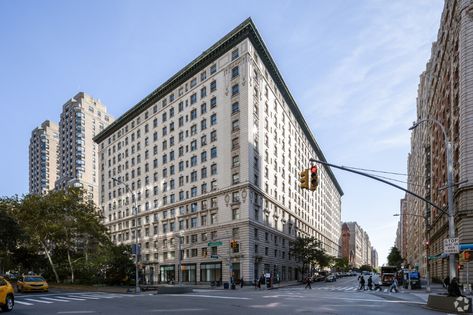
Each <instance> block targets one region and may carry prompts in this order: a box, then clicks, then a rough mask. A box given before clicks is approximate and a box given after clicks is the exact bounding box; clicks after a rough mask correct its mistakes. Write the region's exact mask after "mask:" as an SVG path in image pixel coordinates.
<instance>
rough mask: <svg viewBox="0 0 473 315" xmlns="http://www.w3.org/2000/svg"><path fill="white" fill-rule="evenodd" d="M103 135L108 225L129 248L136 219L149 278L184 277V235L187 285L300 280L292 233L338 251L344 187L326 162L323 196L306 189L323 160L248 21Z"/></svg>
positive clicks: (104, 206)
mask: <svg viewBox="0 0 473 315" xmlns="http://www.w3.org/2000/svg"><path fill="white" fill-rule="evenodd" d="M95 141H96V142H97V143H98V145H99V150H98V153H99V158H100V178H101V179H100V196H101V197H100V198H101V206H102V210H103V214H104V216H105V224H106V226H107V227H108V229H109V231H110V233H111V237H112V240H113V241H114V242H115V243H123V244H132V243H133V242H134V233H135V228H134V227H135V224H137V225H138V239H139V240H138V241H139V243H140V245H141V255H140V262H141V263H140V267H142V272H144V274H145V279H146V281H148V282H154V283H155V282H168V281H171V280H174V281H177V280H178V277H179V273H178V271H177V270H178V257H179V246H178V245H179V240H180V235H181V233H182V264H183V266H184V267H183V275H182V280H183V281H184V282H189V283H206V282H211V281H224V282H226V281H229V279H230V277H231V276H232V275H233V277H234V278H235V279H239V278H240V277H243V278H244V279H245V281H253V279H255V277H259V276H260V275H261V274H262V273H263V272H264V273H271V274H273V276H274V278H275V279H276V278H279V280H281V281H286V280H290V279H295V278H296V277H298V276H299V275H298V273H297V269H296V267H297V266H298V264H297V263H296V262H295V261H294V258H293V257H291V255H290V253H289V248H290V243H291V241H293V240H294V238H295V237H296V236H304V235H307V236H314V237H316V238H317V239H319V240H321V241H322V243H323V244H324V247H325V249H326V251H327V252H328V253H329V254H330V255H332V256H335V257H337V256H338V255H339V237H340V217H341V213H340V212H341V196H342V194H343V192H342V190H341V188H340V186H339V184H338V182H337V181H336V179H335V177H334V175H333V173H332V172H331V170H330V169H328V168H326V167H323V166H320V167H319V178H320V184H319V186H318V188H317V190H316V191H315V192H309V191H307V190H301V189H300V188H299V183H298V174H299V172H300V171H301V170H302V169H304V168H307V167H308V166H309V165H310V162H309V158H311V157H315V158H319V159H322V160H324V159H325V158H324V156H323V154H322V152H321V150H320V148H319V147H318V145H317V143H316V142H315V139H314V136H313V135H312V133H311V131H310V130H309V128H308V126H307V124H306V123H305V121H304V119H303V117H302V115H301V113H300V111H299V109H298V107H297V105H296V103H295V102H294V100H293V98H292V96H291V95H290V92H289V91H288V89H287V87H286V85H285V84H284V81H283V80H282V77H281V75H280V73H279V72H278V70H277V68H276V66H275V64H274V62H273V61H272V58H271V56H270V55H269V52H268V51H267V49H266V47H265V45H264V43H263V41H262V40H261V38H260V36H259V34H258V32H257V31H256V28H255V26H254V25H253V23H252V22H251V20H247V21H245V22H244V23H242V24H241V25H240V26H238V27H237V28H236V29H234V30H233V31H232V32H230V33H229V34H228V35H227V36H225V37H224V38H223V39H222V40H220V41H219V42H217V43H216V44H215V45H214V46H212V47H211V48H209V49H208V50H206V51H205V52H204V53H203V54H202V55H201V56H199V57H198V58H197V59H196V60H194V61H192V62H191V63H190V64H189V65H188V66H186V67H185V68H184V69H182V70H181V71H179V72H178V73H177V74H176V75H174V76H173V77H172V78H170V79H169V80H168V81H167V82H165V83H164V84H163V85H161V86H160V87H158V88H157V89H156V90H155V91H153V92H152V93H151V94H150V95H148V96H147V97H146V98H144V99H143V100H142V101H141V102H139V103H138V104H137V105H136V106H134V107H133V108H131V109H130V110H129V111H127V112H126V113H125V114H124V115H122V116H121V117H120V118H118V119H117V120H116V121H115V122H114V123H113V124H112V125H111V126H110V127H109V128H107V129H106V130H105V131H104V132H102V133H101V134H99V135H98V136H97V137H96V138H95ZM112 178H116V179H118V180H120V181H121V182H123V183H124V184H118V182H117V181H114V180H113V179H112ZM125 185H126V186H127V187H128V188H129V190H130V191H133V192H134V194H135V195H136V204H137V210H138V211H137V212H138V213H137V217H138V218H137V220H136V221H135V220H134V219H135V217H134V215H133V202H132V195H131V194H130V193H129V192H128V191H127V189H126V187H125ZM135 222H136V223H135ZM232 243H233V244H234V247H233V248H232V247H231V246H230V245H231V244H232Z"/></svg>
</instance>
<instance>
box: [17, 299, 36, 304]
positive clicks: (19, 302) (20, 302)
mask: <svg viewBox="0 0 473 315" xmlns="http://www.w3.org/2000/svg"><path fill="white" fill-rule="evenodd" d="M16 303H18V304H22V305H33V303H28V302H22V301H18V300H15V304H16Z"/></svg>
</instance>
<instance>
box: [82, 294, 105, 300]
mask: <svg viewBox="0 0 473 315" xmlns="http://www.w3.org/2000/svg"><path fill="white" fill-rule="evenodd" d="M80 297H81V298H84V299H87V300H100V298H99V297H97V296H93V295H85V294H81V295H80Z"/></svg>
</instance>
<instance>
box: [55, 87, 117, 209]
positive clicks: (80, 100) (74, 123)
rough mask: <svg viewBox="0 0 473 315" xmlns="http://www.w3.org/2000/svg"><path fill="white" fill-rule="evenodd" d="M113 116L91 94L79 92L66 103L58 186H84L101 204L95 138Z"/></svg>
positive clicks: (60, 124) (60, 123) (91, 196)
mask: <svg viewBox="0 0 473 315" xmlns="http://www.w3.org/2000/svg"><path fill="white" fill-rule="evenodd" d="M111 122H112V118H111V117H110V116H109V114H108V113H107V108H106V107H105V106H104V105H103V104H102V103H101V102H100V100H96V99H94V98H92V97H91V96H90V95H88V94H86V93H84V92H79V93H77V94H76V95H75V96H74V97H73V98H71V99H70V100H68V101H67V102H66V103H65V104H64V105H63V110H62V113H61V119H60V122H59V135H60V137H59V162H58V163H59V177H58V180H57V181H56V188H57V189H61V188H66V187H81V188H83V189H84V190H85V191H86V192H87V197H88V198H89V199H90V200H93V201H94V202H95V204H97V205H98V204H99V193H98V183H99V170H98V147H97V144H96V143H95V142H94V141H93V137H95V135H96V134H98V133H99V132H100V131H102V130H104V129H105V128H106V127H107V126H108V125H109V124H110V123H111Z"/></svg>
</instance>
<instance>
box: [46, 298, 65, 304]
mask: <svg viewBox="0 0 473 315" xmlns="http://www.w3.org/2000/svg"><path fill="white" fill-rule="evenodd" d="M42 299H44V300H49V301H55V302H65V303H69V302H70V301H68V300H62V299H55V298H49V297H43V298H42Z"/></svg>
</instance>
